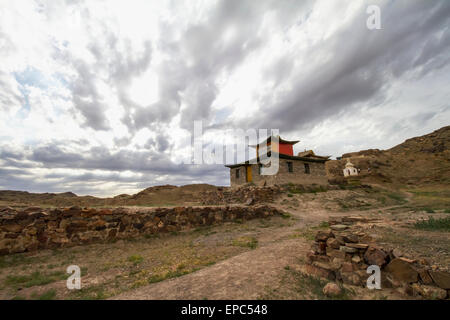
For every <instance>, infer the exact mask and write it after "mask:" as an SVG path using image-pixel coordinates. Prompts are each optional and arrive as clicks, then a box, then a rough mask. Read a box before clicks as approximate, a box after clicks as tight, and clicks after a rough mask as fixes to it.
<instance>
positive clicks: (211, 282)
mask: <svg viewBox="0 0 450 320" xmlns="http://www.w3.org/2000/svg"><path fill="white" fill-rule="evenodd" d="M308 248H309V244H308V243H307V242H306V241H304V240H302V239H290V240H285V241H282V242H279V243H274V244H270V245H267V246H265V247H261V248H258V249H255V250H252V251H248V252H245V253H242V254H240V255H238V256H235V257H233V258H230V259H228V260H225V261H222V262H220V263H217V264H216V265H213V266H211V267H208V268H204V269H202V270H200V271H197V272H194V273H191V274H188V275H185V276H183V277H180V278H174V279H170V280H166V281H163V282H159V283H154V284H151V285H148V286H145V287H141V288H139V289H137V290H134V291H128V292H125V293H123V294H121V295H118V296H115V297H113V298H112V299H131V300H132V299H137V300H146V299H204V298H208V299H257V298H258V297H259V296H260V294H262V293H263V292H264V290H265V288H266V287H267V286H270V285H271V284H274V283H276V281H277V280H278V278H277V276H278V274H279V272H280V270H282V269H283V267H285V266H286V265H289V264H293V263H295V262H296V259H297V258H298V257H300V256H304V255H305V254H306V252H307V250H308Z"/></svg>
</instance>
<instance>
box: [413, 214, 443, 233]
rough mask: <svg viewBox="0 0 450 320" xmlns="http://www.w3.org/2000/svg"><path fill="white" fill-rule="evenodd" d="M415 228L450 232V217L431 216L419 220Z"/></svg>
mask: <svg viewBox="0 0 450 320" xmlns="http://www.w3.org/2000/svg"><path fill="white" fill-rule="evenodd" d="M414 228H416V229H421V230H431V231H448V232H450V217H449V218H441V219H434V218H433V217H430V218H429V219H428V220H421V221H417V222H416V223H415V224H414Z"/></svg>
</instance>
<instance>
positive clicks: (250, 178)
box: [246, 166, 252, 182]
mask: <svg viewBox="0 0 450 320" xmlns="http://www.w3.org/2000/svg"><path fill="white" fill-rule="evenodd" d="M246 169H247V182H252V167H251V166H248V167H246Z"/></svg>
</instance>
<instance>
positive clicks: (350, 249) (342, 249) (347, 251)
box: [339, 246, 358, 253]
mask: <svg viewBox="0 0 450 320" xmlns="http://www.w3.org/2000/svg"><path fill="white" fill-rule="evenodd" d="M339 250H341V251H343V252H345V253H356V252H358V249H355V248H350V247H347V246H340V247H339Z"/></svg>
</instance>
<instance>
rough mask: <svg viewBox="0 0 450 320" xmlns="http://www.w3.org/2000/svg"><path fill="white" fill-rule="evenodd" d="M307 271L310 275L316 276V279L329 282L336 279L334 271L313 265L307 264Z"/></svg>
mask: <svg viewBox="0 0 450 320" xmlns="http://www.w3.org/2000/svg"><path fill="white" fill-rule="evenodd" d="M305 270H306V272H307V273H308V274H310V275H313V276H316V277H322V278H327V279H329V280H335V279H336V274H335V273H334V272H333V271H330V270H326V269H322V268H320V267H316V266H314V265H312V264H306V265H305Z"/></svg>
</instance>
